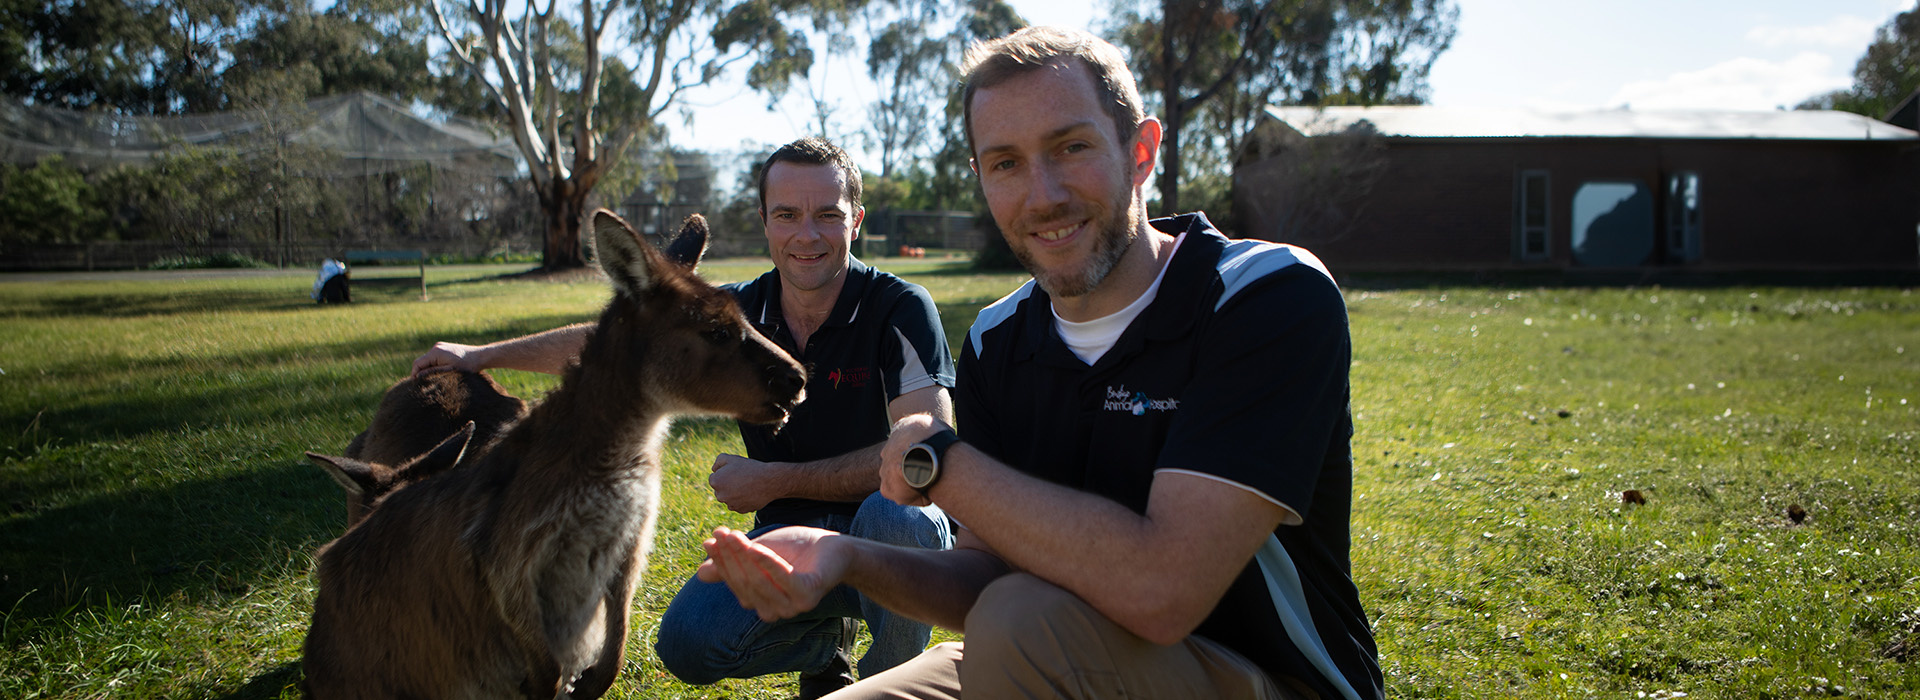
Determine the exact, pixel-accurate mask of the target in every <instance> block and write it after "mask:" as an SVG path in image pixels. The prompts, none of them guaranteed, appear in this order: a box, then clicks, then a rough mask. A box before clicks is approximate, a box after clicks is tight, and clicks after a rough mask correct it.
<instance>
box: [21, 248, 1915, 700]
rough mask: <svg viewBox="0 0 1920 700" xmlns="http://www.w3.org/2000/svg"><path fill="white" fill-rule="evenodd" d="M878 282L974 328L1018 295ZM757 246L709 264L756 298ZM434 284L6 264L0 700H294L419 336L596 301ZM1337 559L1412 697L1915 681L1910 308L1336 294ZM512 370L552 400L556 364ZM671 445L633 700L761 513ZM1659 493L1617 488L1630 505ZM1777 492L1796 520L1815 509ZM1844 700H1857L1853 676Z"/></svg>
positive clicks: (1008, 281) (589, 310)
mask: <svg viewBox="0 0 1920 700" xmlns="http://www.w3.org/2000/svg"><path fill="white" fill-rule="evenodd" d="M881 265H882V266H883V267H884V268H886V269H890V270H893V271H896V272H898V273H901V274H902V275H903V276H906V277H908V278H909V279H912V280H914V281H917V282H919V283H921V284H924V285H926V286H927V287H928V288H929V289H930V290H932V291H933V293H934V295H935V298H936V300H937V302H938V304H939V306H940V311H941V313H942V314H943V316H944V320H945V322H946V325H947V331H948V334H949V338H950V340H953V341H956V342H957V341H958V340H959V338H960V337H961V333H962V332H964V329H965V327H966V326H967V324H968V323H969V322H970V321H971V319H972V317H973V315H974V313H976V312H977V311H978V309H979V308H980V307H981V306H983V305H984V304H986V303H987V302H990V301H992V300H993V299H995V298H997V297H999V296H1000V295H1002V294H1004V293H1006V292H1007V291H1009V290H1011V289H1012V288H1013V287H1014V286H1015V285H1017V284H1018V283H1019V282H1020V281H1022V280H1023V279H1024V278H1023V277H1022V276H1019V275H974V274H971V273H969V272H968V271H966V270H963V269H957V268H955V267H952V266H948V265H943V264H941V263H938V262H929V261H904V260H900V261H895V260H886V261H882V262H881ZM764 266H765V263H764V262H757V261H718V262H715V263H710V264H709V266H708V267H707V268H706V273H707V275H708V276H709V277H710V278H711V279H716V280H721V281H728V280H737V279H743V278H746V277H748V276H751V275H755V274H758V273H759V272H761V271H762V270H764ZM509 269H511V270H517V269H520V268H495V269H492V270H477V269H474V268H459V269H447V268H438V269H430V270H429V271H428V283H429V288H430V289H429V291H430V294H431V299H432V300H431V301H428V302H424V303H423V302H420V301H418V300H417V292H416V291H414V290H411V289H407V288H404V287H402V286H392V287H378V286H370V287H357V288H356V289H355V290H354V292H355V299H356V300H357V302H358V303H355V304H353V305H350V306H316V305H314V304H312V303H311V302H310V301H308V299H307V296H306V295H307V292H308V291H309V290H310V287H311V277H310V276H308V275H306V274H305V273H298V274H289V275H285V276H271V275H269V276H258V275H255V276H239V277H236V278H234V279H207V278H200V277H189V276H182V277H180V278H178V279H168V280H165V281H158V282H156V281H100V278H97V277H87V278H83V279H84V280H85V281H62V282H9V281H6V279H5V278H4V277H0V372H4V374H0V387H3V388H0V615H4V617H0V697H5V698H21V699H26V698H41V697H60V698H95V697H102V698H104V697H115V698H121V697H129V698H200V697H215V698H229V697H230V698H268V697H295V696H297V691H295V690H293V686H294V684H296V683H297V682H298V679H299V670H298V660H299V653H300V643H301V638H302V636H303V635H304V632H305V627H306V621H307V615H308V613H309V611H310V610H311V605H312V596H313V581H312V578H311V575H310V571H309V570H310V567H311V554H312V551H313V550H314V548H316V547H318V546H319V545H320V544H322V543H324V542H325V541H327V540H328V539H330V538H331V537H333V536H335V535H337V534H338V532H339V529H340V527H341V525H342V524H343V521H344V519H345V512H344V507H343V505H342V504H343V500H342V497H341V495H340V493H339V492H338V488H337V487H336V486H335V485H334V484H333V483H332V481H330V480H329V479H328V478H327V477H326V476H324V475H323V474H322V473H321V472H320V470H319V469H317V468H315V467H313V466H311V465H309V464H308V463H307V462H306V460H305V459H304V458H303V457H302V456H301V452H302V451H304V450H309V449H313V450H320V451H338V450H339V449H341V448H343V447H344V446H345V444H346V442H347V440H348V438H350V437H351V436H352V435H353V434H354V433H355V432H357V431H359V430H360V429H361V428H363V427H365V423H366V421H367V419H368V418H369V417H370V415H371V413H372V410H373V407H374V404H375V402H376V401H377V399H378V396H379V395H380V392H381V391H383V390H384V388H385V387H386V386H387V385H388V384H389V383H391V382H392V381H393V380H394V379H397V378H398V377H399V376H400V375H401V374H403V373H404V372H405V371H406V368H407V365H408V363H409V362H410V361H411V359H412V358H413V357H414V356H415V355H417V354H419V353H420V352H422V351H423V350H425V349H426V348H427V347H428V346H429V345H430V344H431V343H432V342H433V341H435V340H455V341H463V342H484V341H488V340H493V339H498V338H502V337H506V336H510V335H515V334H520V333H525V332H530V331H535V330H542V329H546V328H551V327H554V326H557V325H560V324H564V323H571V322H575V321H579V320H583V319H585V318H588V317H589V316H590V315H591V314H593V313H594V312H595V311H596V310H597V309H598V307H599V306H600V305H601V304H602V303H604V301H605V299H606V297H607V293H608V292H607V289H606V287H605V286H604V285H603V284H602V283H600V282H597V281H592V280H587V281H580V282H574V283H556V282H533V281H517V280H504V279H499V278H496V277H494V276H493V275H497V274H498V273H499V272H501V271H503V270H509ZM1348 303H1349V309H1350V313H1351V315H1352V318H1353V330H1354V339H1355V364H1354V367H1353V378H1354V387H1355V390H1354V392H1355V393H1354V411H1355V413H1356V424H1357V428H1358V434H1357V435H1356V436H1355V438H1354V448H1355V455H1356V462H1357V463H1356V493H1357V497H1356V502H1355V516H1354V517H1355V521H1354V529H1353V537H1354V548H1353V558H1354V577H1355V580H1356V581H1357V582H1358V584H1359V585H1360V588H1361V594H1362V598H1363V600H1364V601H1365V603H1366V604H1367V606H1368V608H1369V611H1370V612H1371V613H1372V615H1373V617H1374V620H1375V624H1376V632H1377V635H1378V638H1379V641H1380V645H1381V662H1382V665H1383V666H1384V668H1385V669H1386V672H1387V676H1388V684H1389V694H1390V695H1392V696H1395V697H1474V698H1481V697H1486V698H1492V697H1512V696H1524V697H1542V698H1559V697H1569V698H1584V697H1641V696H1643V695H1644V696H1645V697H1677V694H1678V693H1686V694H1687V696H1688V697H1693V698H1766V697H1773V698H1790V697H1804V696H1816V695H1817V696H1827V695H1829V694H1834V693H1838V694H1843V695H1847V696H1853V697H1886V698H1892V697H1903V696H1913V695H1915V694H1920V671H1916V670H1915V655H1916V653H1920V544H1916V539H1920V538H1916V533H1915V526H1914V522H1915V519H1916V515H1920V513H1916V510H1920V478H1916V474H1915V473H1914V472H1915V470H1916V463H1917V462H1920V460H1916V448H1915V444H1914V440H1915V433H1916V428H1917V426H1920V369H1916V367H1920V363H1916V362H1915V354H1920V299H1916V298H1915V296H1914V295H1913V293H1912V290H1904V289H1843V288H1730V289H1711V290H1709V289H1671V288H1669V289H1660V288H1639V289H1619V288H1592V289H1584V288H1575V289H1538V288H1525V289H1520V288H1514V289H1508V288H1499V287H1446V288H1418V289H1399V290H1390V289H1355V290H1351V291H1349V293H1348ZM495 376H496V377H497V378H498V379H500V380H501V381H502V383H504V384H506V385H507V386H508V388H509V389H511V390H512V391H514V392H515V393H517V394H520V395H522V396H528V397H536V396H539V395H540V394H542V393H543V392H545V391H546V390H547V389H549V388H550V387H551V386H552V382H553V379H552V378H550V377H546V376H543V375H537V374H527V373H520V372H511V371H506V372H497V373H496V374H495ZM738 449H739V441H738V437H737V436H736V435H735V434H734V431H733V430H732V427H731V425H730V424H728V423H726V422H724V421H714V420H703V421H690V422H686V423H683V424H681V425H679V426H677V427H676V429H675V433H674V437H673V439H672V441H671V442H670V443H669V446H668V456H667V468H668V471H669V478H668V479H667V484H666V489H665V499H664V502H665V506H664V508H665V510H664V515H663V519H662V522H661V528H660V532H659V539H658V541H657V544H656V549H655V551H656V555H655V557H654V559H653V560H652V561H651V562H650V565H649V570H648V572H647V575H646V579H645V581H644V582H643V585H642V589H641V594H640V596H639V599H638V600H637V601H636V615H635V617H634V620H635V630H634V632H633V637H632V645H631V649H632V653H631V654H630V655H629V660H628V667H627V668H626V669H625V672H624V673H623V675H622V677H621V680H620V682H619V683H618V684H617V685H616V687H615V690H614V693H613V695H614V696H615V697H621V698H683V697H686V698H717V697H729V698H776V697H787V696H789V695H790V694H791V693H792V688H793V685H792V678H791V676H786V677H775V678H768V679H760V680H754V681H729V682H726V683H722V684H720V685H717V686H712V687H693V686H686V685H683V684H680V683H678V682H676V681H673V680H672V679H671V678H669V677H667V676H666V675H665V673H664V672H663V671H662V670H661V668H660V667H659V666H658V664H657V662H655V661H654V659H653V658H652V653H651V644H652V635H653V633H654V625H655V624H656V623H657V620H658V618H659V614H660V612H661V611H662V610H663V609H664V608H665V606H666V603H667V601H668V600H669V599H670V598H671V596H672V594H673V592H674V590H676V589H677V588H678V586H679V583H680V581H681V580H682V579H684V578H685V577H686V576H688V575H689V574H690V573H691V571H692V569H693V567H694V566H695V565H696V564H697V563H698V560H699V548H698V544H697V543H698V541H699V540H700V539H701V538H702V537H704V534H705V533H706V532H707V531H708V530H710V529H711V528H712V527H713V526H715V525H720V524H730V525H735V526H739V525H743V524H745V522H746V519H745V517H744V516H740V515H736V514H733V513H730V512H728V511H727V510H726V509H725V508H723V507H721V506H719V505H718V504H716V503H714V502H713V500H712V498H711V496H710V494H709V493H708V492H707V490H706V487H705V474H706V471H707V465H708V464H709V463H710V460H711V459H712V455H713V454H714V453H715V452H718V451H723V450H738ZM1628 489H1633V490H1637V491H1640V492H1641V493H1643V494H1645V497H1646V500H1647V503H1646V504H1645V505H1627V504H1623V503H1622V501H1621V496H1620V494H1621V492H1622V491H1625V490H1628ZM1790 505H1800V506H1802V507H1804V508H1805V509H1806V511H1807V512H1808V513H1810V517H1808V519H1807V520H1806V522H1805V523H1804V524H1798V525H1796V524H1793V523H1792V521H1791V520H1789V519H1788V518H1787V516H1786V514H1785V513H1786V509H1787V508H1788V506H1790ZM1842 689H1843V690H1842Z"/></svg>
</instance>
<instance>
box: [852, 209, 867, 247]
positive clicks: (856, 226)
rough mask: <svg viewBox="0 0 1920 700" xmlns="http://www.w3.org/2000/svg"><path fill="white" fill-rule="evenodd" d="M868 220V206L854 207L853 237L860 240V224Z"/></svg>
mask: <svg viewBox="0 0 1920 700" xmlns="http://www.w3.org/2000/svg"><path fill="white" fill-rule="evenodd" d="M866 220H867V208H866V207H854V208H853V239H854V240H860V224H861V222H864V221H866Z"/></svg>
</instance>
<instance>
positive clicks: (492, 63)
mask: <svg viewBox="0 0 1920 700" xmlns="http://www.w3.org/2000/svg"><path fill="white" fill-rule="evenodd" d="M427 2H428V9H429V11H430V13H431V15H432V17H433V19H434V23H435V26H436V27H437V28H438V29H439V32H440V37H441V39H442V40H443V42H444V44H445V49H444V50H445V52H446V54H445V55H447V56H448V57H450V59H451V61H452V62H453V63H454V64H455V65H457V66H459V67H461V68H462V69H463V70H464V72H465V73H466V75H467V76H468V77H469V78H470V80H471V82H470V83H469V85H472V86H475V87H477V88H478V91H479V92H480V93H481V97H482V98H483V99H484V100H485V103H486V105H487V107H488V109H489V110H490V111H492V112H493V113H495V114H496V115H497V116H498V118H499V119H500V120H501V122H503V124H504V126H505V127H506V130H507V132H508V133H509V134H511V136H512V138H513V141H514V144H515V145H516V146H517V147H518V148H519V151H520V154H521V156H522V157H523V158H524V159H525V161H526V165H527V169H528V175H529V182H530V183H531V185H532V187H533V189H534V194H535V196H536V197H537V199H538V200H539V202H540V207H541V210H542V213H543V217H544V219H545V250H544V258H543V259H544V263H543V264H544V266H545V267H546V268H548V269H566V268H575V267H581V266H583V265H585V262H586V261H585V257H584V255H583V252H582V250H581V247H580V224H581V220H582V217H583V215H584V213H585V212H584V209H585V207H586V202H587V200H588V197H589V196H590V195H591V194H592V192H593V190H594V188H595V187H597V186H598V185H600V184H601V181H602V180H603V179H604V178H605V177H606V176H607V175H608V173H609V171H610V170H611V169H612V168H613V166H614V165H615V164H617V163H619V162H620V161H621V159H622V158H623V156H624V154H625V152H626V150H627V148H628V147H629V146H630V145H631V144H632V143H633V142H634V141H635V140H636V138H639V137H642V136H644V135H646V134H648V133H650V132H653V131H654V130H655V129H656V127H657V124H658V120H659V117H660V115H661V114H663V113H664V112H666V111H667V110H668V109H669V108H671V107H672V106H673V105H674V104H675V102H676V100H677V99H678V98H679V97H680V95H681V94H682V93H683V92H684V91H685V90H687V89H688V88H691V87H694V86H697V85H703V84H706V83H709V82H711V81H713V80H714V79H715V78H717V77H719V76H720V75H721V73H722V72H723V71H724V70H726V69H727V67H728V66H729V65H731V64H733V63H735V62H738V61H741V60H745V59H749V58H751V59H752V62H751V64H750V65H749V66H748V69H747V72H746V79H747V84H748V85H749V86H751V87H753V88H755V89H758V90H763V91H768V92H771V93H778V92H780V91H783V90H785V89H786V88H787V86H788V85H789V84H790V82H791V80H792V77H793V76H795V75H804V74H806V72H807V71H808V70H809V69H810V68H811V67H812V65H813V50H812V48H811V46H810V45H809V44H808V40H807V34H806V32H805V31H804V30H803V29H796V28H795V27H792V26H789V24H788V22H789V21H791V20H795V19H808V20H811V22H812V26H813V27H814V29H816V30H819V31H830V30H833V29H837V28H838V27H840V26H842V25H843V24H844V23H845V21H846V20H847V18H848V17H849V16H850V14H851V12H853V11H854V10H856V9H858V8H859V7H860V6H862V5H864V2H863V0H746V1H744V2H735V3H723V2H721V1H720V0H568V2H566V3H564V4H563V3H561V2H559V0H465V2H460V1H459V0H427ZM616 47H631V50H630V51H627V50H613V51H610V50H609V49H610V48H616Z"/></svg>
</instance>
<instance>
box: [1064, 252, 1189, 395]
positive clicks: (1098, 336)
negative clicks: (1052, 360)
mask: <svg viewBox="0 0 1920 700" xmlns="http://www.w3.org/2000/svg"><path fill="white" fill-rule="evenodd" d="M1184 240H1187V234H1186V233H1181V234H1180V237H1179V238H1175V239H1173V253H1169V254H1168V255H1167V263H1169V264H1170V263H1172V262H1173V254H1174V253H1179V252H1180V242H1181V241H1184ZM1166 276H1167V264H1162V265H1161V266H1160V272H1159V274H1156V275H1154V276H1153V284H1150V285H1147V291H1144V292H1141V293H1140V298H1138V299H1134V300H1133V303H1131V304H1128V305H1127V306H1126V308H1124V309H1121V310H1119V311H1115V312H1113V313H1110V314H1107V315H1105V316H1101V317H1100V318H1096V319H1093V320H1091V321H1084V322H1078V323H1076V322H1073V321H1069V320H1066V319H1064V318H1061V317H1060V312H1059V310H1057V309H1049V310H1050V311H1051V312H1052V313H1053V327H1054V329H1055V330H1057V331H1059V332H1060V339H1061V340H1064V341H1066V343H1067V349H1069V350H1072V351H1073V355H1074V356H1075V357H1078V358H1080V361H1081V362H1085V363H1087V364H1089V365H1091V364H1093V363H1095V362H1099V361H1100V357H1101V356H1102V355H1105V354H1107V351H1108V350H1111V349H1113V344H1114V343H1117V342H1119V341H1120V334H1121V333H1125V332H1126V330H1127V326H1129V325H1132V323H1133V319H1135V318H1139V317H1140V312H1142V311H1145V310H1147V306H1148V305H1150V304H1152V303H1153V298H1154V296H1155V295H1157V294H1159V293H1160V280H1162V279H1165V278H1166Z"/></svg>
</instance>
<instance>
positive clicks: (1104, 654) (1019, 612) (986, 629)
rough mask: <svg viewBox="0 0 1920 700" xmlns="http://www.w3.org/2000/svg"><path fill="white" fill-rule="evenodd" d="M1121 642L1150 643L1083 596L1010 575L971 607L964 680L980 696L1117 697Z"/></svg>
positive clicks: (1024, 576)
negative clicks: (1114, 653) (1114, 652)
mask: <svg viewBox="0 0 1920 700" xmlns="http://www.w3.org/2000/svg"><path fill="white" fill-rule="evenodd" d="M1126 638H1131V640H1127V639H1126ZM1116 641H1119V642H1120V643H1121V644H1139V643H1145V642H1144V640H1140V639H1139V638H1138V637H1134V636H1133V635H1132V634H1131V633H1129V632H1127V631H1126V630H1124V629H1123V628H1121V627H1120V626H1119V625H1117V624H1115V623H1114V622H1113V621H1112V620H1109V619H1107V618H1106V616H1104V615H1101V614H1100V612H1099V611H1097V610H1095V609H1093V606H1091V605H1088V604H1087V603H1086V601H1083V600H1081V599H1080V598H1079V596H1076V595H1074V594H1072V593H1069V592H1067V591H1066V590H1064V589H1062V588H1060V587H1058V586H1055V585H1053V584H1051V583H1047V582H1046V581H1044V580H1041V579H1040V578H1039V577H1036V576H1033V575H1031V574H1010V575H1007V576H1003V577H1001V578H1000V579H999V580H998V581H995V582H993V584H992V585H989V586H987V588H986V590H984V591H982V592H981V593H980V598H979V600H978V601H977V602H976V603H975V604H974V606H973V610H972V611H971V612H969V613H968V614H967V630H966V649H967V660H966V663H964V664H961V678H962V681H961V685H962V686H963V687H965V688H966V689H967V691H968V694H969V695H975V696H979V697H1029V696H1039V697H1045V696H1056V697H1114V695H1113V694H1112V693H1113V692H1115V691H1118V690H1119V687H1118V683H1119V677H1118V674H1117V673H1116V671H1117V669H1113V668H1111V661H1112V657H1111V656H1110V654H1109V651H1110V649H1111V647H1112V646H1113V644H1114V643H1115V642H1116Z"/></svg>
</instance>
